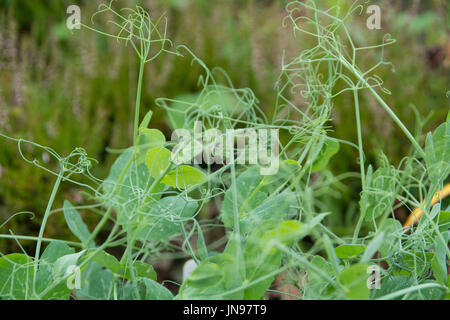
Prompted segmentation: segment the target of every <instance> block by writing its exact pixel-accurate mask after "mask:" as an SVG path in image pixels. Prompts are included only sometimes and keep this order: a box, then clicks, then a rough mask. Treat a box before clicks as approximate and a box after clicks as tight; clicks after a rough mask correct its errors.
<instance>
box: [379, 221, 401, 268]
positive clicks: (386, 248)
mask: <svg viewBox="0 0 450 320" xmlns="http://www.w3.org/2000/svg"><path fill="white" fill-rule="evenodd" d="M381 230H382V231H383V232H384V234H385V237H384V238H383V242H382V243H381V245H380V247H379V249H378V251H379V252H380V253H381V255H382V257H387V256H389V253H390V252H391V251H392V250H393V248H397V247H398V246H399V245H400V241H401V237H402V234H403V227H402V224H401V223H400V222H399V221H398V220H396V219H392V218H388V219H386V221H385V222H384V224H383V225H382V226H381ZM388 263H389V261H388Z"/></svg>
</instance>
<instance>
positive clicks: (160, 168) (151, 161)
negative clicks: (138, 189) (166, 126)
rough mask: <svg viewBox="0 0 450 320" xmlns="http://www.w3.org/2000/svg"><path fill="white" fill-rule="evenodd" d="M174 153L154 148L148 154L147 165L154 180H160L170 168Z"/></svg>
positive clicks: (161, 148)
mask: <svg viewBox="0 0 450 320" xmlns="http://www.w3.org/2000/svg"><path fill="white" fill-rule="evenodd" d="M171 156H172V153H171V152H170V151H169V150H167V149H166V148H163V147H159V148H153V149H151V150H149V151H148V152H147V158H146V160H145V165H146V166H147V168H148V170H149V172H150V175H151V176H152V177H153V178H155V179H156V178H159V177H160V176H161V175H162V174H163V173H164V172H165V171H166V170H167V168H168V167H169V165H170V157H171Z"/></svg>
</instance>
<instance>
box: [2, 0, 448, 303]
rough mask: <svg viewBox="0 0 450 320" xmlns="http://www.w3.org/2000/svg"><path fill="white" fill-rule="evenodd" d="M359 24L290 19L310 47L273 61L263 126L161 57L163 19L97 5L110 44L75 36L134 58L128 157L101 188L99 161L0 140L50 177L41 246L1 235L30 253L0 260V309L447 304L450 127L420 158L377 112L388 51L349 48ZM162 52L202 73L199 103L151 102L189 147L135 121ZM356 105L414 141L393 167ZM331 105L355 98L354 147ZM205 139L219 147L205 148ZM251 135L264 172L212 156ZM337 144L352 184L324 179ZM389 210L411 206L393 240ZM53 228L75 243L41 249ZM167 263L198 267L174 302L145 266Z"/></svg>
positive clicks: (323, 17)
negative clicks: (21, 305)
mask: <svg viewBox="0 0 450 320" xmlns="http://www.w3.org/2000/svg"><path fill="white" fill-rule="evenodd" d="M362 13H363V6H362V5H360V4H359V3H358V2H355V3H354V5H353V6H352V7H351V8H350V10H348V11H346V12H342V11H341V9H340V7H338V6H336V7H332V8H326V9H322V8H320V7H319V6H318V1H312V0H310V1H302V2H300V1H294V2H292V3H290V4H289V5H288V6H287V7H286V17H285V19H284V21H283V23H284V24H285V26H286V27H287V28H290V29H291V30H292V32H293V36H294V37H302V39H306V38H307V39H309V42H307V43H313V44H314V45H313V46H312V47H311V48H307V49H305V50H303V51H302V52H300V53H298V56H296V57H286V56H284V57H283V59H282V66H281V71H280V75H279V77H278V81H277V82H276V84H275V89H276V90H275V94H276V103H275V105H274V106H273V108H271V110H269V112H264V111H263V110H262V109H261V108H260V107H259V106H258V99H257V97H256V96H255V94H254V93H253V91H252V90H251V89H248V88H235V87H234V86H233V84H232V82H231V80H230V79H229V78H228V76H227V74H226V73H225V71H224V70H222V69H220V68H212V69H209V68H208V67H207V66H206V64H205V63H204V62H203V61H202V60H201V59H200V58H198V57H197V56H195V54H194V53H193V52H192V51H191V50H190V49H188V48H187V47H185V46H182V45H180V46H178V47H176V48H175V49H172V48H173V46H172V42H171V40H170V39H168V37H167V32H166V30H167V21H166V19H164V17H160V18H159V19H157V20H154V19H153V18H152V17H151V16H150V14H149V13H148V12H147V11H145V10H144V9H143V8H141V7H136V8H135V9H129V8H126V9H122V10H116V9H114V8H113V6H112V3H110V4H108V5H106V4H102V5H101V6H100V7H99V11H98V12H97V13H96V14H94V16H93V19H94V18H95V19H98V17H100V16H104V14H106V15H107V17H109V19H110V20H109V21H108V22H109V23H110V24H111V25H112V26H113V27H114V28H116V31H117V32H115V33H111V32H109V31H103V30H102V29H97V28H94V27H92V26H91V25H87V24H83V25H82V26H83V27H84V28H86V29H89V30H91V31H92V32H97V33H99V34H100V35H103V36H106V37H111V38H113V39H116V40H117V41H121V42H123V43H124V44H126V45H128V46H130V47H131V48H132V50H133V51H134V52H135V53H136V55H137V59H138V61H139V71H138V75H137V79H138V81H137V92H136V99H135V117H134V123H133V144H132V145H131V146H130V147H128V148H125V149H122V150H117V151H116V152H117V153H119V155H118V157H117V159H116V160H115V162H114V164H113V165H112V167H111V169H110V171H109V175H108V176H107V177H106V178H105V179H100V178H98V177H96V176H94V174H92V172H91V171H92V168H93V166H94V165H95V164H96V160H95V159H93V158H91V157H89V156H88V155H87V154H86V152H85V150H84V149H83V148H80V147H78V148H75V149H74V150H73V151H72V152H71V153H70V154H69V155H67V156H62V155H60V154H58V153H57V152H56V151H55V150H53V149H52V148H50V147H47V146H44V145H41V144H38V143H36V142H33V141H28V140H24V139H18V138H13V137H9V136H5V135H3V134H0V135H1V136H2V138H3V139H4V141H6V142H13V143H17V148H18V152H19V154H20V155H21V156H22V157H23V159H24V160H25V162H27V163H29V164H32V165H35V166H37V167H38V168H40V169H42V170H45V171H47V172H48V174H49V175H51V176H53V177H54V178H55V179H56V180H55V182H54V186H53V190H52V192H51V195H50V197H49V200H48V202H47V205H46V206H45V209H43V210H42V213H38V214H42V215H43V216H42V224H41V226H40V230H39V233H38V235H37V236H35V237H34V236H25V235H16V234H15V233H14V232H13V231H12V230H9V234H1V235H0V237H1V238H6V239H14V240H15V241H16V242H17V243H18V245H19V246H20V241H21V240H33V241H35V243H36V247H35V252H34V255H30V254H28V253H27V252H26V251H25V250H22V253H11V254H1V255H0V298H1V299H69V298H73V299H147V300H148V299H151V300H153V299H237V300H241V299H265V298H268V297H270V295H271V294H275V293H281V294H285V295H286V296H289V298H291V299H445V298H448V297H449V283H450V282H449V278H448V272H447V268H448V257H450V251H449V248H448V241H449V238H450V237H449V223H450V222H449V219H450V218H449V215H450V213H449V211H450V208H449V207H446V208H445V207H443V206H444V200H443V199H444V195H446V194H448V193H449V192H448V187H447V189H446V188H445V184H446V181H447V180H448V176H449V173H450V162H449V159H450V123H449V121H450V114H449V116H448V117H447V119H446V121H445V122H444V123H442V124H441V125H440V126H439V127H438V128H436V129H435V130H434V131H433V132H429V133H428V134H426V138H425V142H424V146H422V143H421V141H422V139H421V138H422V136H423V135H422V133H421V132H420V130H418V131H417V132H415V133H414V134H413V133H411V132H410V131H409V130H408V128H406V127H405V125H404V124H403V123H402V121H401V120H400V119H399V118H398V117H397V115H396V114H395V113H394V111H393V109H392V108H391V107H390V106H389V105H388V103H387V102H386V100H385V99H383V96H384V95H386V94H388V93H389V91H388V90H387V89H386V88H384V87H383V80H382V79H381V78H380V77H379V76H378V75H377V74H376V72H377V70H378V69H379V68H381V67H385V66H388V65H389V62H387V61H386V60H385V51H386V50H385V49H386V47H388V46H390V45H393V44H394V43H395V40H394V39H392V38H391V37H390V36H389V35H385V36H384V38H383V40H382V42H381V43H379V44H369V45H362V44H360V42H362V41H361V40H360V39H358V41H356V40H355V37H354V33H353V31H352V28H351V26H352V24H351V22H352V17H353V16H354V15H358V14H362ZM168 54H174V55H177V56H180V58H182V57H184V58H188V59H192V63H193V64H196V65H197V66H199V67H200V70H202V75H201V77H200V78H199V82H198V83H199V87H200V90H199V93H198V94H195V95H190V96H184V97H179V98H159V99H157V100H156V101H155V104H156V107H157V108H161V109H162V110H160V111H162V112H164V113H165V115H166V116H167V119H168V123H169V125H170V126H171V128H172V129H173V130H175V131H176V130H177V129H182V130H183V131H182V132H184V133H186V135H187V133H189V136H190V137H192V136H193V137H194V139H187V140H182V139H181V140H180V139H179V140H178V143H175V142H174V141H173V139H172V140H170V141H169V140H167V139H166V136H165V135H164V134H163V133H162V132H161V131H160V130H157V129H154V128H149V125H150V122H151V119H152V115H153V112H152V111H147V113H146V114H145V116H143V117H141V113H142V112H141V109H142V107H143V106H142V105H141V104H142V103H141V95H142V88H143V85H144V84H143V83H144V70H145V67H146V65H147V64H148V63H151V62H152V61H153V60H154V59H156V58H157V57H159V56H161V57H163V56H164V55H168ZM374 56H375V57H377V61H376V63H375V64H374V65H373V66H372V67H371V68H369V69H367V70H362V69H361V68H360V66H359V65H358V61H359V59H364V58H365V57H372V58H373V57H374ZM362 92H365V93H368V94H369V95H370V96H371V97H372V98H373V99H374V100H375V101H376V102H377V104H378V107H379V108H381V110H383V111H384V112H386V113H387V114H388V115H389V116H390V118H391V119H392V120H393V121H394V122H395V124H396V125H398V127H399V128H400V129H401V131H402V132H403V133H404V135H405V136H406V138H407V139H408V140H409V141H410V143H411V151H410V152H409V154H408V155H405V157H404V158H403V160H402V161H401V163H400V164H398V165H397V166H394V165H393V164H391V163H390V162H389V159H388V157H387V156H385V155H381V156H380V161H379V163H378V165H377V167H374V166H373V165H372V164H370V163H368V161H367V158H366V156H365V149H364V137H363V131H362V126H363V124H362V123H361V120H360V116H359V110H360V107H362V104H360V96H361V94H362ZM341 95H350V96H351V97H352V101H353V105H354V115H355V131H356V137H355V140H356V141H357V142H356V143H354V142H351V141H344V140H340V139H337V138H334V137H332V136H331V135H330V132H331V129H332V126H331V123H332V117H331V115H332V111H333V109H339V105H337V104H336V103H335V101H336V98H337V97H338V96H341ZM338 111H339V110H337V112H338ZM211 130H215V132H216V136H215V137H216V138H217V139H218V140H217V139H216V140H214V139H213V140H208V139H206V138H205V135H206V132H212V131H211ZM251 130H257V132H258V133H259V132H271V133H272V136H271V139H269V140H270V141H267V139H266V141H265V143H263V144H260V145H259V147H260V149H264V148H263V147H266V149H267V148H269V147H270V148H272V149H273V150H274V149H275V150H279V152H278V153H275V154H274V153H272V154H271V155H270V156H269V157H266V158H265V159H266V160H267V161H266V162H265V163H262V161H259V163H258V162H256V163H252V164H250V163H247V164H246V163H242V162H241V161H239V160H240V159H243V158H250V157H251V156H252V154H253V153H254V152H255V150H256V149H251V150H242V148H239V140H238V146H237V147H236V146H235V141H234V138H232V139H231V140H227V142H229V144H228V145H227V146H230V145H231V151H230V152H228V153H226V154H225V155H224V154H223V153H221V152H220V151H221V150H223V144H220V143H219V144H217V143H218V141H219V142H220V141H222V142H223V141H224V140H223V139H225V138H227V136H226V135H224V134H222V133H221V132H224V131H226V132H234V133H236V132H247V133H248V132H252V131H251ZM263 130H266V131H263ZM199 131H202V132H205V135H204V137H203V139H200V140H199V139H195V137H196V134H198V132H199ZM217 132H219V133H217ZM255 132H256V131H255ZM275 133H277V134H276V135H274V134H275ZM259 137H260V138H261V135H260V136H259ZM274 137H275V138H274ZM178 138H179V137H178ZM225 140H226V139H225ZM217 145H219V147H217ZM342 145H346V146H349V147H350V148H353V149H354V150H356V153H357V154H358V158H357V159H355V162H358V163H359V166H360V172H358V173H354V172H347V173H341V174H339V175H335V174H333V172H331V171H330V170H329V163H330V161H332V159H333V156H334V155H336V154H337V153H338V152H339V151H340V148H341V146H342ZM241 147H242V146H241ZM204 149H208V150H210V151H211V150H213V151H211V152H212V153H213V154H214V159H215V161H214V162H211V161H204V162H203V161H198V159H199V158H200V159H201V158H202V155H203V153H202V151H203V150H204ZM30 150H31V151H30ZM199 150H200V151H199ZM252 150H253V151H252ZM44 151H45V152H47V153H48V154H49V155H51V156H52V157H53V159H54V161H55V163H56V166H55V167H57V168H58V169H57V170H56V171H55V170H53V169H51V168H50V167H49V165H43V164H42V163H41V162H39V161H38V160H36V159H30V158H29V156H27V153H30V152H34V153H38V152H44ZM257 151H258V152H260V153H261V150H257ZM180 155H182V157H181V158H182V159H183V161H179V160H180ZM205 160H206V159H205ZM260 160H261V159H260ZM273 161H277V164H278V166H277V170H276V171H275V172H271V173H270V174H264V170H261V169H264V165H265V166H267V165H270V163H271V162H273ZM349 179H354V180H356V181H360V185H361V186H362V192H361V194H360V200H359V210H357V214H356V216H352V217H350V219H351V221H353V222H354V223H353V222H352V223H353V227H352V231H353V232H351V233H347V234H344V235H342V234H340V235H338V234H337V232H336V231H335V230H333V228H332V226H330V225H329V224H328V223H329V221H331V220H330V217H331V216H332V215H334V214H336V213H335V210H333V208H332V202H330V201H329V199H328V198H329V197H331V196H330V195H336V194H337V195H339V192H340V190H342V187H343V186H344V185H345V181H348V180H349ZM61 184H73V185H75V186H77V187H78V188H79V189H80V190H82V192H83V195H84V199H85V202H86V203H85V204H83V205H77V206H74V205H73V204H72V203H70V202H69V201H65V202H64V205H63V207H62V208H54V202H55V197H56V195H57V193H58V192H59V190H60V186H61ZM445 190H447V192H445ZM214 205H217V207H218V208H219V210H220V214H219V215H218V217H217V218H214V217H211V215H210V214H209V211H208V210H209V209H210V208H211V206H214ZM399 207H407V208H410V209H413V208H417V209H416V210H414V211H413V212H414V215H413V216H412V217H411V219H410V220H409V222H408V223H406V224H405V225H404V226H402V224H401V223H400V222H399V221H398V220H397V219H396V218H395V215H394V211H395V210H396V209H397V208H399ZM81 211H83V212H84V213H85V214H89V215H93V216H96V217H98V222H97V224H96V225H95V227H94V228H88V226H87V225H86V224H85V222H84V221H83V218H82V215H81V214H80V212H81ZM19 214H30V213H27V212H19V213H17V214H15V215H12V216H11V217H10V218H9V219H8V220H7V221H5V222H4V223H3V224H2V225H0V228H2V227H3V226H4V225H5V224H6V223H7V222H8V221H9V220H10V219H13V218H14V217H15V216H17V215H19ZM58 214H63V215H64V218H65V221H66V224H67V227H68V228H69V229H70V231H71V232H72V233H73V235H74V236H75V237H76V238H77V239H78V240H79V241H78V242H72V241H66V240H62V239H50V238H46V237H45V236H44V235H45V229H46V227H47V222H48V219H49V217H50V216H51V215H58ZM206 232H208V233H209V232H224V237H223V238H221V239H219V240H218V241H215V242H210V243H207V241H206V240H205V239H206V237H205V233H206ZM20 247H21V246H20ZM117 248H119V249H122V250H121V251H119V252H123V253H122V254H121V256H120V257H119V258H118V257H117V255H113V254H111V253H109V252H112V251H111V249H117ZM114 252H117V250H116V251H114ZM175 257H181V258H189V259H192V260H193V261H194V262H195V265H196V267H195V269H194V270H193V271H192V272H191V273H190V274H189V275H187V277H186V278H185V279H183V281H182V283H177V285H178V290H177V292H172V291H169V290H168V289H167V288H166V287H165V286H164V283H161V282H158V281H157V280H158V279H157V274H156V272H155V270H154V268H153V266H152V264H151V262H152V261H155V260H157V259H170V258H175ZM280 275H284V279H285V282H286V283H285V284H289V285H291V286H294V287H295V288H296V291H295V293H294V294H293V293H287V292H283V286H281V287H280V286H274V280H275V279H279V278H280ZM286 279H287V280H286Z"/></svg>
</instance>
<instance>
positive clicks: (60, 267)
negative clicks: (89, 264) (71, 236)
mask: <svg viewBox="0 0 450 320" xmlns="http://www.w3.org/2000/svg"><path fill="white" fill-rule="evenodd" d="M85 252H86V250H81V251H80V252H77V253H72V254H66V255H64V256H62V257H60V258H58V259H57V260H56V261H55V263H54V264H53V270H52V273H53V275H54V277H55V278H62V277H64V276H65V274H66V272H67V269H68V268H69V267H71V266H76V265H77V262H78V259H79V258H80V257H81V256H82V255H83V254H84V253H85Z"/></svg>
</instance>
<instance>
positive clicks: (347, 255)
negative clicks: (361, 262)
mask: <svg viewBox="0 0 450 320" xmlns="http://www.w3.org/2000/svg"><path fill="white" fill-rule="evenodd" d="M365 249H366V247H365V246H362V245H356V244H355V245H354V244H343V245H340V246H338V247H336V248H335V249H334V250H335V252H336V256H337V257H338V258H340V259H351V258H356V257H358V256H359V255H361V254H362V253H363V252H364V250H365Z"/></svg>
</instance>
